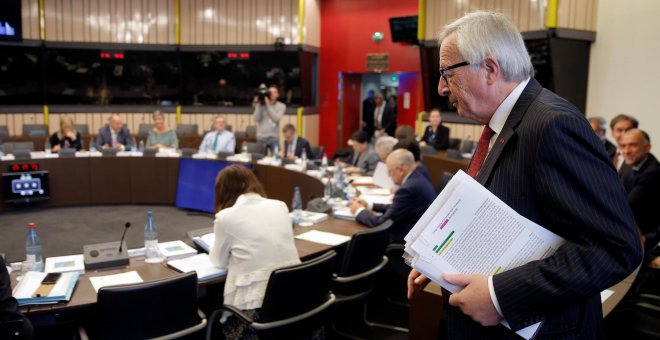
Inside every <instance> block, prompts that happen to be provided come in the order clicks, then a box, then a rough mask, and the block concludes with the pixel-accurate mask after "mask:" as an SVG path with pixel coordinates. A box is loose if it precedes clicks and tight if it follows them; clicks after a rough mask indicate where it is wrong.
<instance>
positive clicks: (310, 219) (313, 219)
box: [289, 210, 328, 224]
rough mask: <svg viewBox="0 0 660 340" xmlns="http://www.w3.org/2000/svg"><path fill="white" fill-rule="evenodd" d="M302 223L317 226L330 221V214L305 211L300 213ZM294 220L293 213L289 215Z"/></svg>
mask: <svg viewBox="0 0 660 340" xmlns="http://www.w3.org/2000/svg"><path fill="white" fill-rule="evenodd" d="M300 213H301V215H300V222H301V223H302V222H305V223H311V224H317V223H320V222H323V221H325V220H327V219H328V214H325V213H319V212H312V211H307V210H303V211H301V212H300ZM289 216H292V218H293V212H291V213H289Z"/></svg>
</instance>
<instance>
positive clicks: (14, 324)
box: [0, 319, 31, 340]
mask: <svg viewBox="0 0 660 340" xmlns="http://www.w3.org/2000/svg"><path fill="white" fill-rule="evenodd" d="M23 322H24V321H23V319H18V320H8V321H1V322H0V339H3V340H4V339H7V340H19V339H26V338H28V336H27V335H26V334H25V333H24V331H25V328H24V326H23ZM30 339H31V338H30Z"/></svg>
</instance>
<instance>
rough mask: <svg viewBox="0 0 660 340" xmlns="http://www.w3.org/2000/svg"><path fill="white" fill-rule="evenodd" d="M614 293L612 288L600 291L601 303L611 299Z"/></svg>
mask: <svg viewBox="0 0 660 340" xmlns="http://www.w3.org/2000/svg"><path fill="white" fill-rule="evenodd" d="M612 295H614V291H613V290H611V289H605V290H604V291H602V292H600V303H605V300H607V299H609V298H610V296H612Z"/></svg>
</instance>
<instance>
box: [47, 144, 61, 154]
mask: <svg viewBox="0 0 660 340" xmlns="http://www.w3.org/2000/svg"><path fill="white" fill-rule="evenodd" d="M60 149H61V147H60V145H59V144H57V145H55V146H53V148H52V149H50V151H52V152H60Z"/></svg>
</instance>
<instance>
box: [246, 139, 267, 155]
mask: <svg viewBox="0 0 660 340" xmlns="http://www.w3.org/2000/svg"><path fill="white" fill-rule="evenodd" d="M244 145H247V149H248V153H258V154H262V155H265V154H266V144H264V143H252V142H245V143H244Z"/></svg>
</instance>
